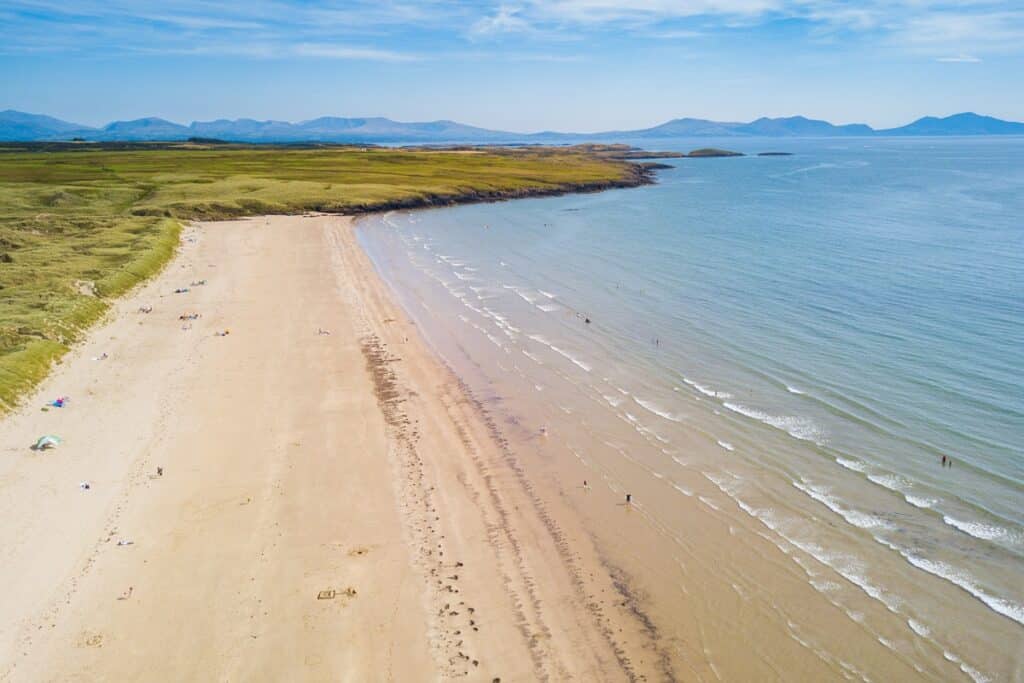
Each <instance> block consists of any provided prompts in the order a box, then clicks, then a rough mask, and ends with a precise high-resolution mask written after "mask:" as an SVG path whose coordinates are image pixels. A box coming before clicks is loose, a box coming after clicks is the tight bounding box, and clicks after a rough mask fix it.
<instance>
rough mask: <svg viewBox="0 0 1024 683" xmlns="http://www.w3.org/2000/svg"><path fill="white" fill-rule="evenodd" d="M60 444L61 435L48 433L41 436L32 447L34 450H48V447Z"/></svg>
mask: <svg viewBox="0 0 1024 683" xmlns="http://www.w3.org/2000/svg"><path fill="white" fill-rule="evenodd" d="M59 444H60V437H59V436H54V435H53V434H47V435H46V436H41V437H39V440H38V441H36V443H35V445H34V446H32V448H33V450H37V451H42V450H46V449H47V448H52V447H53V446H57V445H59Z"/></svg>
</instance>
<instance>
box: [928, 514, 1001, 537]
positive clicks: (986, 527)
mask: <svg viewBox="0 0 1024 683" xmlns="http://www.w3.org/2000/svg"><path fill="white" fill-rule="evenodd" d="M942 521H943V522H945V523H946V524H948V525H949V526H951V527H954V528H955V529H959V530H960V531H962V532H964V533H965V534H967V535H969V536H974V537H975V538H980V539H982V540H985V541H1010V542H1013V541H1016V540H1017V538H1016V537H1015V534H1014V533H1013V532H1012V531H1010V530H1009V529H1007V528H1005V527H1001V526H997V525H995V524H986V523H985V522H970V521H964V520H961V519H956V518H955V517H950V516H949V515H943V516H942Z"/></svg>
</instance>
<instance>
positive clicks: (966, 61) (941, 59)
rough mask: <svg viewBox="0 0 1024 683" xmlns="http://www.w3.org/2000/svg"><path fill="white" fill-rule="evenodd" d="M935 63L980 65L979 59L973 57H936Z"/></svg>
mask: <svg viewBox="0 0 1024 683" xmlns="http://www.w3.org/2000/svg"><path fill="white" fill-rule="evenodd" d="M935 61H936V62H951V63H954V64H980V63H981V61H982V60H981V58H979V57H975V56H974V55H956V56H955V57H937V58H936V59H935Z"/></svg>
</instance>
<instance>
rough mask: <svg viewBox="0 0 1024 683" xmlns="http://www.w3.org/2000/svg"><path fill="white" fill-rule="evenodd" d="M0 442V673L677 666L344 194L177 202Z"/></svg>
mask: <svg viewBox="0 0 1024 683" xmlns="http://www.w3.org/2000/svg"><path fill="white" fill-rule="evenodd" d="M202 279H205V280H207V284H205V285H202V286H196V287H192V288H191V291H189V292H187V293H184V294H174V293H173V291H174V289H175V288H177V287H182V286H186V287H187V286H188V285H189V283H191V282H192V281H196V280H202ZM143 305H152V306H153V310H152V312H151V313H148V314H146V313H141V312H138V309H139V307H140V306H143ZM192 312H196V313H199V314H201V317H200V318H199V319H198V320H195V321H193V322H191V323H185V322H182V321H180V320H179V319H178V317H179V315H182V314H188V313H192ZM183 327H185V328H189V329H183ZM319 329H324V330H329V331H330V334H319V333H318V330H319ZM224 330H230V334H228V335H227V336H215V333H216V332H218V331H221V332H222V331H224ZM104 352H105V353H107V354H108V357H107V358H106V359H105V360H92V358H93V357H98V356H99V355H100V354H102V353H104ZM62 394H67V395H70V396H71V397H72V400H71V402H70V404H69V405H68V406H67V407H65V408H62V409H56V408H51V409H50V410H48V411H45V412H44V411H41V410H40V406H41V405H43V403H44V401H45V400H47V399H52V397H54V396H57V395H62ZM48 433H54V434H58V435H60V436H61V437H62V438H63V439H64V443H63V444H62V445H61V446H59V447H58V448H56V449H53V450H49V451H46V452H41V453H36V452H33V451H31V450H29V448H28V447H29V445H30V444H31V443H32V442H34V441H35V439H36V438H38V437H39V436H40V435H42V434H48ZM0 444H2V445H0V448H2V450H3V457H2V458H0V518H2V520H3V521H2V523H0V585H2V586H3V588H4V593H3V598H2V600H0V680H12V681H48V680H53V681H68V680H114V681H124V680H204V681H206V680H317V681H320V680H324V681H326V680H351V681H369V680H399V681H413V680H415V681H419V680H436V679H446V678H456V677H467V678H468V679H469V680H483V681H493V680H496V679H498V678H500V680H501V681H521V680H534V679H547V680H567V679H575V680H585V681H591V680H629V679H646V680H662V679H668V678H674V677H675V676H676V669H677V668H678V667H677V664H678V662H676V661H675V660H676V659H677V654H675V653H674V649H673V648H672V647H670V646H669V645H667V644H666V643H664V642H661V639H660V638H659V636H658V633H657V631H656V629H655V627H654V625H653V624H652V623H651V621H650V620H649V619H648V618H647V617H646V616H645V614H644V613H643V611H642V610H641V608H640V603H639V602H638V601H637V600H635V599H634V597H633V596H632V595H631V594H630V592H629V589H628V588H627V586H626V585H625V584H624V582H623V581H622V579H621V577H616V576H615V575H614V572H610V571H608V569H607V568H606V566H605V565H604V564H602V561H601V558H600V557H599V556H598V555H597V553H596V551H595V548H594V547H593V544H592V541H591V540H589V538H588V537H587V536H586V535H584V534H582V533H576V530H577V529H579V525H578V523H577V522H576V521H574V520H571V519H562V518H559V515H561V514H562V513H561V512H552V510H551V509H548V508H547V507H546V506H545V505H544V504H543V503H542V502H541V498H540V496H538V495H537V493H536V492H535V490H534V488H533V486H531V484H530V480H529V477H528V476H527V473H526V472H524V471H523V469H522V468H521V467H520V466H519V465H518V464H517V462H516V460H515V459H514V458H513V456H512V455H511V453H510V451H509V449H508V448H506V447H505V445H504V444H503V443H502V441H501V438H500V436H499V434H498V431H497V430H496V429H494V425H493V424H489V422H488V418H487V417H486V414H485V413H483V412H482V411H481V410H480V409H479V407H478V406H476V405H475V404H474V403H473V401H471V400H470V399H469V398H468V396H467V394H466V393H465V392H464V391H463V389H462V387H461V386H460V384H459V382H458V379H457V378H456V377H454V376H453V375H452V374H451V373H450V372H449V371H448V370H447V369H446V368H445V367H444V366H443V365H441V364H440V363H439V362H438V361H437V360H436V359H435V357H434V356H433V355H432V354H431V352H430V351H429V350H428V349H427V348H426V347H425V345H424V344H423V343H422V341H421V340H420V338H419V336H418V334H417V331H416V329H415V327H414V326H413V325H412V324H411V323H410V322H409V321H408V318H407V317H406V316H404V315H403V313H402V312H401V310H400V309H398V308H397V307H396V306H394V304H393V303H392V302H391V301H390V300H389V298H388V294H387V291H386V289H385V287H384V285H383V284H382V283H381V282H380V280H379V279H378V277H377V276H376V274H375V273H374V272H373V269H372V266H371V264H370V263H369V261H368V259H367V258H366V256H365V255H364V254H363V252H362V251H361V250H360V249H359V247H358V246H357V244H356V241H355V238H354V235H353V233H352V226H351V221H350V220H349V219H347V218H341V217H326V216H322V217H273V218H265V217H261V218H254V219H248V220H243V221H233V222H224V223H209V224H203V225H198V226H194V227H192V228H190V229H189V230H188V231H187V232H186V234H185V236H184V240H183V245H182V249H181V254H180V255H179V256H178V257H177V258H176V260H175V261H174V262H172V264H171V265H170V266H169V267H168V268H167V269H166V270H165V271H164V272H163V273H162V274H161V275H160V276H158V277H157V278H155V279H154V280H153V281H152V282H150V283H149V284H147V285H146V286H145V287H143V288H142V289H140V290H139V291H137V292H136V293H134V294H133V295H132V296H130V297H128V298H126V299H125V300H123V301H121V302H120V303H119V304H118V305H117V307H116V310H115V312H114V313H113V315H112V316H111V321H110V322H109V323H107V324H106V325H104V326H102V327H99V328H97V329H96V330H95V331H94V332H93V333H92V334H91V335H90V337H89V340H88V341H87V342H86V343H85V344H83V345H82V346H81V347H79V348H78V349H76V350H75V351H74V352H73V353H72V354H70V355H69V356H68V357H67V358H66V359H65V361H64V363H63V364H62V365H61V366H60V367H59V368H58V369H57V370H56V371H55V372H54V373H53V375H52V376H51V377H50V378H49V379H48V380H47V381H46V382H45V384H44V385H43V386H42V387H41V389H40V392H39V393H38V395H36V396H34V397H32V398H30V399H29V400H28V401H27V402H26V404H25V407H24V408H23V409H21V410H20V411H18V412H17V413H15V414H13V415H10V416H8V417H7V418H5V419H4V420H3V421H2V422H0ZM158 466H159V467H163V469H164V473H163V476H156V469H157V467H158ZM83 481H88V482H89V483H90V488H89V489H88V490H82V489H80V488H79V483H80V482H83ZM553 509H557V510H561V509H562V508H561V506H556V508H553ZM119 540H125V541H129V540H130V541H132V543H131V544H130V545H118V541H119ZM691 666H692V664H691ZM691 673H700V672H696V671H692V670H691ZM703 673H707V672H703Z"/></svg>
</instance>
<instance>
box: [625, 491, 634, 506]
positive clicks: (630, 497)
mask: <svg viewBox="0 0 1024 683" xmlns="http://www.w3.org/2000/svg"><path fill="white" fill-rule="evenodd" d="M632 502H633V494H632V493H627V494H626V505H630V504H632Z"/></svg>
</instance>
